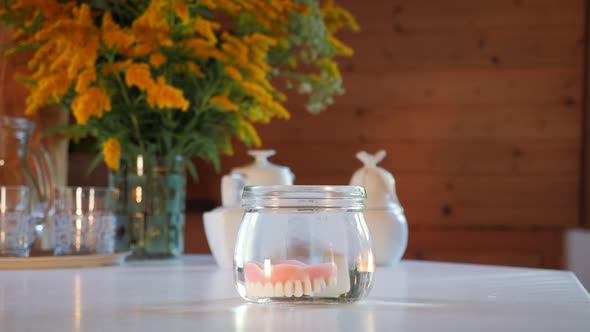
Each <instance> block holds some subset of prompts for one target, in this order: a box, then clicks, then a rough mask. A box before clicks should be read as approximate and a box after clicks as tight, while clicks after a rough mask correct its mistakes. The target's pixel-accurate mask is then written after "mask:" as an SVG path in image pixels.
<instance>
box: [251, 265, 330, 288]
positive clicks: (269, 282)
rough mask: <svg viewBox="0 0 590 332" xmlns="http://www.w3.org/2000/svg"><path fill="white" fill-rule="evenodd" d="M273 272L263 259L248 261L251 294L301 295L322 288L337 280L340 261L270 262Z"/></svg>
mask: <svg viewBox="0 0 590 332" xmlns="http://www.w3.org/2000/svg"><path fill="white" fill-rule="evenodd" d="M268 266H269V267H270V273H268V272H267V271H265V265H264V264H262V263H259V262H248V263H246V264H245V265H244V279H245V284H246V290H247V292H248V293H249V295H251V296H281V297H282V296H286V297H291V296H295V297H300V296H302V295H311V293H312V291H313V292H319V291H321V290H323V289H325V288H326V287H331V286H335V283H336V282H337V280H336V279H337V272H338V270H337V266H336V264H334V263H332V262H330V263H322V264H313V265H307V264H304V263H302V262H300V261H297V260H287V261H282V262H278V263H277V264H269V265H268Z"/></svg>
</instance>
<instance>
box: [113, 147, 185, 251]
mask: <svg viewBox="0 0 590 332" xmlns="http://www.w3.org/2000/svg"><path fill="white" fill-rule="evenodd" d="M109 184H110V186H111V187H113V188H117V189H119V191H120V193H121V195H120V198H119V201H118V204H117V207H116V211H117V212H116V214H117V231H116V245H115V246H116V250H117V251H124V250H131V251H132V252H133V256H132V257H133V258H167V257H176V256H179V255H181V254H182V253H183V250H184V218H185V216H184V213H185V207H186V200H185V197H186V176H185V173H184V168H183V158H182V157H181V156H178V155H175V156H173V157H170V158H160V157H149V156H137V157H136V158H134V162H133V163H122V165H121V168H120V170H119V171H118V172H116V173H111V174H110V177H109Z"/></svg>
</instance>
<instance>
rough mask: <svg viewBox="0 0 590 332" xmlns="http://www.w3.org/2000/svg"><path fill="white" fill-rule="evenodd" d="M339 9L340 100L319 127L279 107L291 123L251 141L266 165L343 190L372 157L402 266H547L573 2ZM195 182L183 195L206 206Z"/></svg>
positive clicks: (570, 221) (570, 167) (566, 118)
mask: <svg viewBox="0 0 590 332" xmlns="http://www.w3.org/2000/svg"><path fill="white" fill-rule="evenodd" d="M339 3H340V4H342V5H344V6H345V7H346V8H348V9H350V10H351V11H352V12H353V13H354V15H355V16H356V17H357V18H358V20H359V23H360V25H361V27H362V29H363V30H362V33H360V34H358V35H355V34H351V33H346V34H343V35H342V38H343V39H344V40H345V41H347V42H348V43H350V44H351V45H352V46H353V47H354V48H355V49H356V54H355V56H354V57H353V58H350V59H342V60H341V64H342V69H343V74H344V78H345V85H346V88H347V90H348V92H347V94H346V95H345V96H342V97H340V98H337V99H336V103H335V105H333V106H332V107H331V108H330V109H329V110H328V111H327V112H326V113H323V114H320V115H310V114H307V113H305V112H304V111H303V110H302V105H301V102H300V100H299V99H300V98H298V97H297V96H292V97H291V100H290V102H289V109H290V110H291V112H292V113H293V118H292V120H291V121H288V122H280V121H279V122H274V123H272V124H271V125H270V126H262V127H261V128H260V129H261V134H262V138H263V141H264V147H265V148H274V149H276V150H277V151H278V155H277V156H276V157H274V158H273V160H274V161H275V162H277V163H280V164H284V165H288V166H290V167H291V168H292V170H293V171H294V173H295V174H296V183H298V184H326V183H334V184H346V183H347V182H348V180H349V178H350V176H351V175H352V173H353V171H354V170H355V169H356V168H358V167H359V166H360V163H359V162H358V161H356V160H355V157H354V155H355V153H356V151H358V150H361V149H365V150H369V151H372V152H373V151H376V150H378V149H386V150H387V151H388V153H389V154H388V157H387V158H386V160H385V161H384V162H383V164H382V166H383V167H385V168H387V169H389V170H391V171H392V172H393V173H394V175H395V176H396V179H397V183H398V193H399V196H400V198H401V200H402V203H403V205H404V206H405V208H406V211H407V216H408V219H409V223H410V226H411V234H410V245H409V251H408V257H417V258H426V259H441V260H455V261H467V262H480V263H494V264H510V265H526V266H546V267H559V266H560V265H561V255H562V236H561V235H562V229H563V227H568V226H575V225H577V224H578V223H579V204H580V203H579V189H580V187H579V186H580V150H581V134H582V133H581V126H580V121H581V115H582V107H581V105H582V94H581V89H582V66H583V56H582V55H583V54H582V53H583V46H584V39H583V33H584V21H585V20H584V1H583V0H530V1H526V0H485V1H471V0H444V1H440V0H373V1H371V2H370V3H367V2H362V1H355V0H340V1H339ZM246 160H248V158H247V157H245V156H244V154H243V153H238V154H237V155H236V156H235V157H233V158H229V159H226V160H225V163H224V170H223V171H224V172H225V171H227V170H228V169H229V168H230V167H232V166H234V165H237V164H240V163H243V162H244V161H246ZM201 169H202V170H203V169H204V171H202V174H203V178H202V179H201V184H200V185H198V186H197V185H195V186H191V187H190V188H189V191H190V196H192V197H214V198H215V199H216V200H218V197H219V196H218V195H219V194H218V193H219V189H218V183H219V182H218V181H219V177H218V176H216V175H214V174H213V173H211V171H210V170H208V169H207V168H206V167H205V168H201ZM196 233H198V232H195V234H196ZM195 236H196V235H195ZM188 242H189V241H188V240H187V243H188ZM194 249H195V250H199V249H201V248H197V247H196V246H195V248H194Z"/></svg>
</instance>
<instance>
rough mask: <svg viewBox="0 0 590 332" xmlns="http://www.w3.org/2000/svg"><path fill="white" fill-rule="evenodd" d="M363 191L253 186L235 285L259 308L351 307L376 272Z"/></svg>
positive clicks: (245, 197)
mask: <svg viewBox="0 0 590 332" xmlns="http://www.w3.org/2000/svg"><path fill="white" fill-rule="evenodd" d="M365 198H366V194H365V190H364V188H363V187H355V186H250V187H246V188H245V189H244V192H243V194H242V199H243V206H244V208H245V210H246V212H245V213H244V217H243V219H242V224H241V226H240V230H239V233H238V238H237V242H236V249H235V255H234V276H235V283H236V288H237V290H238V293H239V294H240V296H242V297H243V298H244V299H245V300H247V301H250V302H257V303H274V302H296V303H318V302H319V303H326V302H330V303H333V302H352V301H356V300H359V299H361V298H363V297H364V296H366V295H367V294H368V292H369V291H370V289H371V286H372V283H373V272H374V269H375V265H374V257H373V252H372V249H371V236H370V234H369V230H368V228H367V225H366V223H365V219H364V215H363V209H364V201H365Z"/></svg>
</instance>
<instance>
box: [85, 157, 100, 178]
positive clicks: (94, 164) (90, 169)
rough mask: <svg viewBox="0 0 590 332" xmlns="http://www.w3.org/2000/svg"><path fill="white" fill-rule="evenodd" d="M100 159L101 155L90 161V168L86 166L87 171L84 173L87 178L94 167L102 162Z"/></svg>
mask: <svg viewBox="0 0 590 332" xmlns="http://www.w3.org/2000/svg"><path fill="white" fill-rule="evenodd" d="M102 159H103V158H102V153H99V154H97V155H96V157H94V159H92V163H90V166H88V171H87V172H86V175H87V176H88V175H90V173H92V171H94V170H95V169H96V167H98V164H99V163H100V162H101V161H102Z"/></svg>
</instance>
